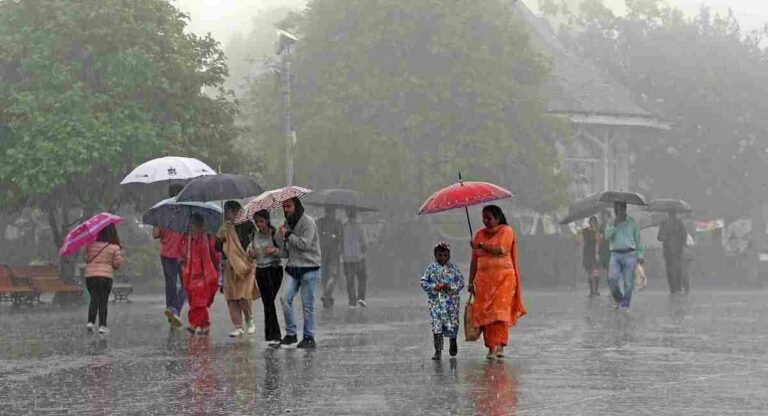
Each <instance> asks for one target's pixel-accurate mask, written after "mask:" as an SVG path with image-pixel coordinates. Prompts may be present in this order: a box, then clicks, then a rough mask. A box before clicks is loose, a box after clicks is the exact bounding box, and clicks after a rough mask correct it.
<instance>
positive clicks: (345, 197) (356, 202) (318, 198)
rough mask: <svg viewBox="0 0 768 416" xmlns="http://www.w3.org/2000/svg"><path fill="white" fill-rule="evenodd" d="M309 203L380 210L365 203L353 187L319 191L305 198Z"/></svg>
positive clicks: (352, 209) (361, 210) (367, 210)
mask: <svg viewBox="0 0 768 416" xmlns="http://www.w3.org/2000/svg"><path fill="white" fill-rule="evenodd" d="M304 202H305V203H306V204H307V205H319V206H324V207H327V208H340V209H346V210H351V211H358V212H373V211H378V209H376V208H371V207H369V206H366V205H365V204H364V203H363V196H362V195H361V194H360V192H357V191H353V190H351V189H325V190H322V191H317V192H314V193H312V194H310V195H309V196H307V197H306V198H305V199H304Z"/></svg>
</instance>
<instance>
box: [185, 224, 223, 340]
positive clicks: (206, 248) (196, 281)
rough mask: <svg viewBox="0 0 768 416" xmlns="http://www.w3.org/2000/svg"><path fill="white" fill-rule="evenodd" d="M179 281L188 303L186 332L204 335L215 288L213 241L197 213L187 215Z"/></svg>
mask: <svg viewBox="0 0 768 416" xmlns="http://www.w3.org/2000/svg"><path fill="white" fill-rule="evenodd" d="M182 253H184V257H183V258H182V266H181V281H182V283H183V285H184V290H185V291H186V292H187V299H188V300H189V314H188V320H189V328H187V329H188V330H189V332H191V333H192V334H197V335H207V334H208V332H209V331H210V327H211V321H210V319H209V318H208V308H210V307H211V305H212V304H213V298H214V296H215V295H216V290H217V289H218V288H219V276H218V264H219V261H220V260H221V259H220V257H219V252H218V251H216V238H215V237H214V236H213V235H211V234H208V233H206V232H205V219H204V218H203V216H202V215H200V214H192V215H191V216H190V232H189V235H188V236H187V239H186V240H184V243H183V244H182Z"/></svg>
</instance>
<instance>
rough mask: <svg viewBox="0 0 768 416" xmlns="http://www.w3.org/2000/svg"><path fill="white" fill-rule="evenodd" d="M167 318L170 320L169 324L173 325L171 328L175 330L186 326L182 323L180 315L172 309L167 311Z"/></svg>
mask: <svg viewBox="0 0 768 416" xmlns="http://www.w3.org/2000/svg"><path fill="white" fill-rule="evenodd" d="M165 317H166V318H167V319H168V323H169V324H171V326H172V327H174V328H181V327H182V326H184V323H183V322H181V318H179V315H176V314H175V313H173V311H172V310H170V309H166V310H165Z"/></svg>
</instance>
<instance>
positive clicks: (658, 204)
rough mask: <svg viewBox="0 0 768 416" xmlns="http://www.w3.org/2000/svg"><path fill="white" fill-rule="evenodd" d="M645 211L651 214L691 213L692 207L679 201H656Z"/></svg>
mask: <svg viewBox="0 0 768 416" xmlns="http://www.w3.org/2000/svg"><path fill="white" fill-rule="evenodd" d="M645 209H646V210H647V211H651V212H693V207H691V205H690V204H688V203H687V202H685V201H683V200H680V199H656V200H653V201H651V203H650V204H648V206H647V207H645Z"/></svg>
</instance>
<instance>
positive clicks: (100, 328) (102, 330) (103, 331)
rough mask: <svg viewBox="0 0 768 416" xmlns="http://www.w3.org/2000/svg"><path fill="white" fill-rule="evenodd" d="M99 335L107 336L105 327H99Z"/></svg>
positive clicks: (107, 331) (107, 332) (107, 329)
mask: <svg viewBox="0 0 768 416" xmlns="http://www.w3.org/2000/svg"><path fill="white" fill-rule="evenodd" d="M99 334H102V335H106V334H109V328H107V327H106V326H100V327H99Z"/></svg>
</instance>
